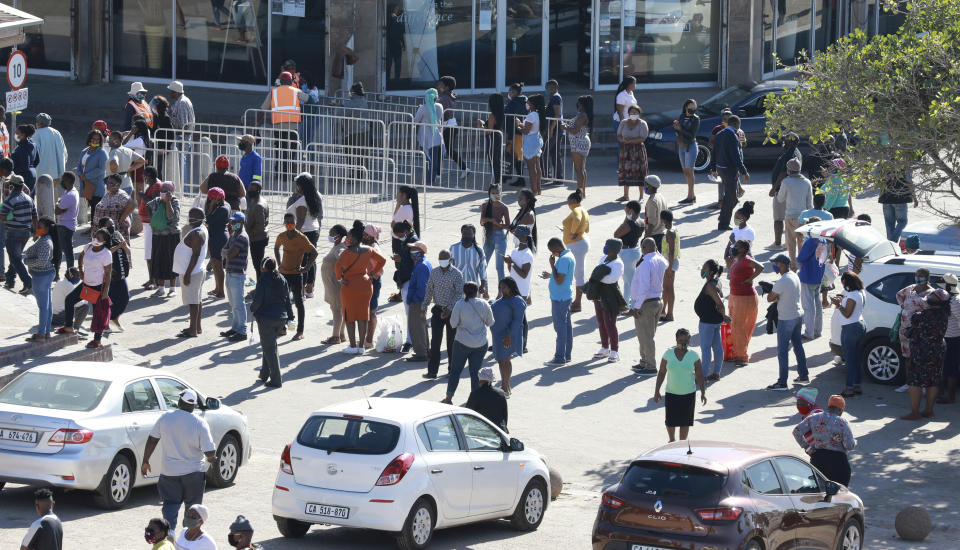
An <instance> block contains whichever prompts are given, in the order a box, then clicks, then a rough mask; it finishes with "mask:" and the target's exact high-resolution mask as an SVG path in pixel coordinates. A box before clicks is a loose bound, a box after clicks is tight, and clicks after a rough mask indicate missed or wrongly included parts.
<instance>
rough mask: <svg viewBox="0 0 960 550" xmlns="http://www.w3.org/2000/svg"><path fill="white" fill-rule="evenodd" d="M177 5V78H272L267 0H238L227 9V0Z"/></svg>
mask: <svg viewBox="0 0 960 550" xmlns="http://www.w3.org/2000/svg"><path fill="white" fill-rule="evenodd" d="M150 2H156V3H165V2H162V0H150ZM142 3H143V4H146V2H142ZM176 6H177V75H176V76H177V79H179V80H218V81H223V82H234V83H239V84H262V83H264V82H266V81H267V69H266V63H267V60H266V56H267V46H266V43H265V42H264V39H265V38H266V35H267V24H266V23H267V20H266V17H265V12H266V9H267V7H268V2H266V1H264V0H233V1H232V2H230V3H229V8H228V3H227V2H226V0H176ZM261 11H262V13H261Z"/></svg>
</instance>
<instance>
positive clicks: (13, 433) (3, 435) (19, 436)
mask: <svg viewBox="0 0 960 550" xmlns="http://www.w3.org/2000/svg"><path fill="white" fill-rule="evenodd" d="M0 439H3V440H6V441H23V442H25V443H36V442H37V441H38V440H39V438H38V437H37V432H26V431H23V430H7V429H4V428H0Z"/></svg>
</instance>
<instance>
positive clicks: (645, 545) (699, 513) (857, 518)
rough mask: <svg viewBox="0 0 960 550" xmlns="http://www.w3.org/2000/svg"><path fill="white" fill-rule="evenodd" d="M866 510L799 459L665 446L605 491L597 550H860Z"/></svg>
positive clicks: (712, 444) (757, 451) (711, 444)
mask: <svg viewBox="0 0 960 550" xmlns="http://www.w3.org/2000/svg"><path fill="white" fill-rule="evenodd" d="M863 518H864V516H863V502H862V501H861V500H860V498H859V497H858V496H857V495H855V494H854V493H852V492H850V491H849V490H847V488H846V487H843V486H842V485H840V484H839V483H834V482H832V481H828V480H827V479H826V477H824V475H823V474H821V473H820V472H819V471H817V469H816V468H814V467H813V466H811V465H810V463H809V462H807V461H806V460H805V459H803V458H801V457H800V456H797V455H794V454H791V453H784V452H779V451H772V450H770V449H764V448H761V447H751V446H747V445H739V444H733V443H723V442H718V441H697V442H691V443H690V447H689V449H688V447H687V442H685V441H681V442H676V443H671V444H669V445H665V446H663V447H660V448H657V449H654V450H652V451H650V452H648V453H646V454H644V455H642V456H640V457H639V458H637V459H635V460H634V461H633V462H632V463H631V464H630V467H628V468H627V471H626V472H624V474H623V477H622V478H621V479H620V482H619V483H616V484H615V485H613V486H611V487H609V488H607V489H606V490H605V491H604V492H603V498H602V501H601V504H600V510H599V511H598V512H597V520H596V522H594V524H593V550H674V549H676V550H679V549H683V550H789V549H801V548H802V549H804V550H807V549H823V550H861V547H862V544H863V528H864V519H863Z"/></svg>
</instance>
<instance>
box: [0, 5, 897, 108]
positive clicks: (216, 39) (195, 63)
mask: <svg viewBox="0 0 960 550" xmlns="http://www.w3.org/2000/svg"><path fill="white" fill-rule="evenodd" d="M3 3H5V4H8V5H13V6H14V7H19V8H22V9H26V10H28V11H29V12H30V13H31V14H33V15H36V16H37V17H40V18H42V19H43V20H44V24H43V25H42V26H41V27H39V28H36V29H34V31H33V32H28V33H27V35H26V41H25V43H24V44H22V45H21V46H20V48H21V49H23V50H24V51H25V52H26V53H27V56H28V61H29V64H30V67H31V70H32V71H34V70H39V71H40V72H41V73H44V72H48V73H51V74H62V75H64V76H70V77H72V78H78V79H81V80H84V81H97V80H143V81H146V82H150V81H154V80H155V81H157V82H166V81H169V80H171V79H177V80H181V81H184V82H188V83H190V84H191V85H206V86H217V87H225V88H252V89H260V88H262V87H264V86H265V85H267V84H268V83H270V82H272V81H273V79H274V78H275V77H276V74H277V73H278V72H279V70H280V66H281V65H282V63H283V62H284V61H285V60H287V59H292V60H294V61H295V62H296V63H297V70H298V71H299V72H301V73H302V75H303V77H304V78H305V79H306V80H307V81H308V82H310V83H311V84H312V85H315V86H316V87H317V88H319V89H321V90H326V91H327V92H328V93H332V92H333V91H334V90H337V89H341V88H342V87H343V86H344V83H345V82H349V81H351V80H362V81H363V82H364V83H365V84H366V86H367V88H368V89H377V90H384V91H390V92H398V93H419V92H421V91H422V90H423V89H424V88H426V87H429V86H432V85H433V84H434V83H435V82H436V80H437V77H438V76H440V75H453V76H455V77H456V78H457V81H458V85H459V88H460V90H461V92H464V93H466V92H470V91H474V92H478V93H479V92H487V91H493V90H503V89H504V88H505V87H506V86H507V85H509V84H510V83H513V82H524V83H525V84H526V86H528V87H532V88H537V87H540V86H542V85H543V83H544V82H545V81H546V80H547V79H550V78H554V79H557V80H559V81H561V82H563V83H565V84H566V85H573V86H576V87H577V88H581V89H591V90H608V89H615V88H616V86H617V85H618V83H619V82H620V81H621V80H622V79H623V78H624V77H625V76H628V75H632V76H635V77H636V78H637V80H638V83H639V86H640V87H641V88H644V87H647V88H654V87H660V88H664V87H667V88H673V87H677V88H685V87H695V86H718V85H719V86H724V85H733V84H738V83H745V82H750V81H756V80H761V79H763V78H769V77H772V76H776V75H777V74H778V73H779V72H782V70H783V69H782V68H778V66H777V64H776V62H775V57H774V54H776V58H778V59H779V60H780V61H781V63H783V64H784V65H785V66H787V67H789V66H791V65H793V64H795V63H796V62H797V60H798V59H799V57H800V54H801V52H804V51H805V52H814V55H816V52H817V51H822V50H824V49H825V48H826V47H827V46H829V45H830V44H831V43H833V42H835V41H836V40H837V39H838V38H839V37H840V36H843V35H845V34H846V33H848V32H851V31H852V30H854V29H857V28H860V29H863V30H864V31H866V32H867V33H869V34H877V33H885V32H892V31H894V30H896V28H897V27H899V24H900V23H901V22H902V18H901V17H900V16H897V15H894V14H887V13H884V12H883V10H882V9H881V7H880V5H878V3H882V0H3ZM348 62H353V64H352V65H348V64H347V63H348Z"/></svg>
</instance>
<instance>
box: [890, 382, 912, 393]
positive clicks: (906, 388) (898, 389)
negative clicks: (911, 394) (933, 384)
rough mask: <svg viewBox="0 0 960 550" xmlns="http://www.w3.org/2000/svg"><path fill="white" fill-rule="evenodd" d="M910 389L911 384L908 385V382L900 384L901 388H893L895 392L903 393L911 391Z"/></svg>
mask: <svg viewBox="0 0 960 550" xmlns="http://www.w3.org/2000/svg"><path fill="white" fill-rule="evenodd" d="M909 390H910V386H909V385H907V384H904V385H902V386H900V387H899V388H897V389H895V390H893V391H895V392H897V393H903V392H906V391H909Z"/></svg>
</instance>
